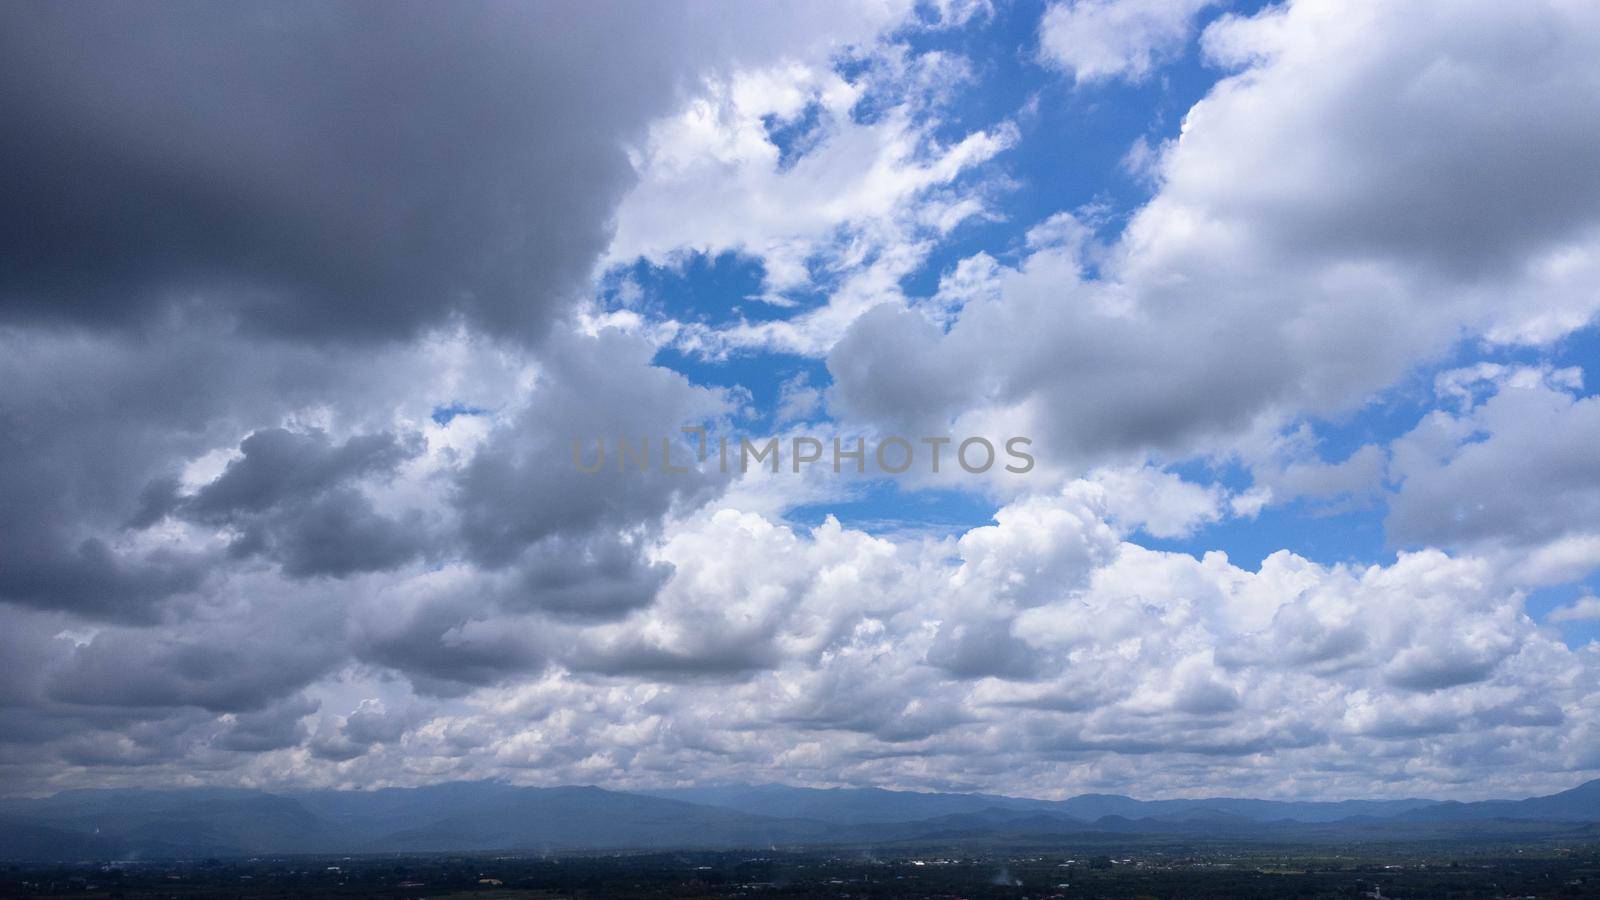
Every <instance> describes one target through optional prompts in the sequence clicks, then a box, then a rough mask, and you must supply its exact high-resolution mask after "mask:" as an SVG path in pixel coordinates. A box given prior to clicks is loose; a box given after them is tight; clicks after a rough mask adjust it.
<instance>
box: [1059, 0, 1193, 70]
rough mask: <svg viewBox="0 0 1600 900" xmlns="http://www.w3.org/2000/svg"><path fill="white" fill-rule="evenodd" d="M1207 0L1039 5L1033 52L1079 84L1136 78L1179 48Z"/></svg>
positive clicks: (1068, 0) (1082, 0) (1085, 0)
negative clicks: (1040, 15)
mask: <svg viewBox="0 0 1600 900" xmlns="http://www.w3.org/2000/svg"><path fill="white" fill-rule="evenodd" d="M1211 5H1213V0H1064V2H1061V3H1057V4H1055V5H1053V6H1051V7H1050V8H1049V9H1048V10H1045V14H1044V20H1043V21H1042V22H1041V23H1040V25H1039V52H1040V54H1041V55H1043V56H1044V58H1045V59H1046V60H1048V61H1049V62H1051V63H1053V64H1055V65H1058V66H1060V67H1062V68H1064V69H1066V70H1067V71H1069V72H1071V73H1072V76H1073V77H1074V78H1075V79H1077V81H1078V82H1079V83H1085V82H1095V81H1104V80H1107V79H1112V78H1126V79H1128V80H1130V81H1138V80H1140V79H1143V78H1145V77H1146V76H1148V75H1149V74H1150V73H1151V72H1152V71H1153V70H1154V69H1155V68H1156V67H1157V66H1159V65H1160V64H1161V63H1163V62H1166V61H1168V60H1170V59H1172V58H1174V57H1176V56H1178V55H1180V54H1181V53H1182V51H1183V46H1184V44H1185V43H1186V42H1187V41H1188V40H1189V38H1190V37H1191V35H1193V33H1194V23H1195V18H1196V17H1197V16H1198V15H1199V14H1200V12H1201V10H1203V9H1205V8H1206V7H1207V6H1211Z"/></svg>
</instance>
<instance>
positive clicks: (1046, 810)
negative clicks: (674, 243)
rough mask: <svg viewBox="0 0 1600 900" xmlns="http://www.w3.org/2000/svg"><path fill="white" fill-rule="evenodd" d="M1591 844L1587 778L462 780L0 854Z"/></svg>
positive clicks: (28, 818)
mask: <svg viewBox="0 0 1600 900" xmlns="http://www.w3.org/2000/svg"><path fill="white" fill-rule="evenodd" d="M1531 834H1551V835H1565V834H1572V835H1573V836H1574V837H1575V838H1580V839H1586V840H1595V839H1596V838H1597V837H1600V780H1595V781H1590V782H1587V783H1585V784H1582V785H1579V786H1578V787H1576V788H1573V789H1571V790H1568V791H1563V792H1561V793H1558V794H1552V795H1549V796H1543V797H1532V798H1529V799H1525V800H1488V801H1481V802H1475V803H1459V802H1454V801H1435V800H1423V799H1407V800H1345V801H1339V802H1301V801H1276V800H1253V799H1241V798H1207V799H1197V800H1135V799H1133V798H1131V797H1124V796H1120V795H1114V794H1084V795H1080V796H1076V797H1072V798H1070V799H1066V800H1039V799H1030V798H1025V797H1007V796H1000V795H994V794H955V793H922V792H913V791H891V790H883V789H877V788H838V789H816V788H800V787H789V786H785V785H775V784H774V785H740V786H725V787H700V788H678V789H666V790H653V791H638V792H621V791H610V790H603V789H601V788H598V787H556V788H532V787H516V786H512V785H507V784H502V783H499V782H489V781H480V782H458V783H451V784H441V785H434V786H430V787H421V788H386V789H382V790H373V791H335V790H309V791H282V792H277V793H269V792H265V791H257V790H242V789H209V788H188V789H176V790H123V789H115V790H73V791H63V792H61V793H58V794H55V795H53V796H50V797H44V798H33V799H6V800H0V859H8V860H35V861H38V860H77V859H88V858H102V859H109V858H117V859H127V858H172V857H182V858H192V857H209V856H219V857H221V856H241V855H262V854H294V853H380V852H382V853H391V852H408V853H427V852H490V851H508V852H515V851H528V852H533V851H544V852H548V851H565V850H599V849H669V848H684V849H687V848H716V847H721V848H735V847H738V848H757V847H760V848H766V847H776V846H782V847H821V846H828V845H836V846H860V845H874V846H892V845H901V846H907V847H912V846H960V845H964V844H973V843H986V844H999V843H1011V844H1020V843H1037V842H1050V841H1058V842H1059V841H1064V840H1068V839H1071V840H1077V841H1080V842H1094V841H1109V840H1122V841H1126V840H1129V839H1133V838H1140V839H1152V840H1154V839H1186V840H1188V839H1214V838H1237V839H1242V840H1302V841H1316V840H1327V839H1335V840H1343V839H1351V838H1359V839H1363V840H1401V839H1448V838H1466V837H1474V836H1479V837H1481V836H1486V835H1521V836H1526V835H1531Z"/></svg>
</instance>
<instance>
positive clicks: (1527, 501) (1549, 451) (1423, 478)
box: [1386, 366, 1600, 565]
mask: <svg viewBox="0 0 1600 900" xmlns="http://www.w3.org/2000/svg"><path fill="white" fill-rule="evenodd" d="M1581 379H1582V373H1581V372H1579V371H1577V370H1573V369H1565V370H1550V369H1537V368H1515V367H1512V368H1508V367H1503V366H1488V367H1474V368H1473V369H1470V370H1457V371H1451V372H1447V373H1445V374H1443V375H1441V376H1440V378H1439V384H1440V390H1441V392H1442V393H1445V394H1446V396H1456V397H1459V398H1464V399H1461V401H1460V404H1461V405H1460V406H1458V407H1457V408H1456V409H1453V410H1452V409H1448V408H1447V409H1441V410H1436V411H1434V412H1432V413H1430V414H1428V415H1427V416H1426V417H1425V418H1424V419H1423V420H1422V421H1421V422H1420V423H1419V424H1418V425H1417V427H1416V428H1414V429H1413V430H1412V431H1410V432H1409V433H1407V434H1405V435H1404V436H1402V437H1401V438H1399V439H1397V440H1396V441H1395V442H1394V446H1393V454H1394V461H1393V463H1392V465H1391V467H1390V470H1391V477H1392V478H1393V479H1394V480H1395V481H1396V482H1398V485H1399V488H1398V493H1397V494H1396V496H1395V497H1394V499H1393V500H1392V501H1391V503H1390V508H1389V514H1388V518H1387V520H1386V527H1387V529H1388V533H1389V535H1390V539H1391V540H1392V541H1393V542H1394V543H1396V544H1397V545H1400V546H1415V545H1419V544H1427V545H1432V546H1442V547H1455V548H1465V549H1477V550H1479V551H1486V550H1492V549H1501V548H1503V549H1508V550H1514V551H1526V550H1528V549H1533V548H1540V547H1550V546H1555V545H1557V544H1560V543H1562V542H1566V543H1567V544H1568V545H1569V546H1573V544H1574V542H1576V541H1581V540H1583V539H1585V538H1589V537H1592V536H1594V535H1595V533H1596V531H1597V530H1600V488H1597V487H1596V485H1597V484H1600V462H1597V461H1596V459H1595V454H1594V452H1593V448H1594V447H1595V446H1596V444H1595V442H1596V441H1600V400H1597V399H1596V398H1594V397H1586V396H1583V395H1582V393H1581ZM1595 563H1600V557H1592V558H1591V561H1590V564H1591V565H1593V564H1595Z"/></svg>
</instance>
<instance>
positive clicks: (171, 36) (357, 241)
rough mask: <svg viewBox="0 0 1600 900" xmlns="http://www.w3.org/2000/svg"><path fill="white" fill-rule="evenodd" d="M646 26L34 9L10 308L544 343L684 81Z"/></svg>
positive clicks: (511, 14) (610, 12) (19, 76)
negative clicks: (624, 144)
mask: <svg viewBox="0 0 1600 900" xmlns="http://www.w3.org/2000/svg"><path fill="white" fill-rule="evenodd" d="M645 12H646V11H645V10H638V9H633V10H630V9H628V8H627V7H625V6H623V5H616V4H600V5H596V6H593V7H588V8H585V9H584V10H583V11H582V12H580V11H579V9H578V8H577V7H571V6H565V5H558V4H534V5H526V6H524V5H510V4H484V5H477V6H473V7H470V8H461V9H450V8H447V7H441V6H438V5H434V4H427V3H405V4H402V5H399V6H377V5H370V4H363V3H348V2H347V3H334V4H301V3H291V4H289V5H287V6H276V5H274V6H268V5H263V4H252V3H225V4H210V3H174V4H167V5H163V6H161V7H159V8H154V9H137V8H133V7H123V6H113V7H106V8H102V9H89V8H86V7H75V6H61V5H56V4H47V3H40V4H31V3H25V4H20V5H15V6H10V7H8V8H7V10H6V11H5V13H4V21H3V23H0V34H3V35H4V38H3V39H0V40H3V45H0V60H4V62H3V63H0V85H3V86H4V87H0V112H3V114H4V116H5V118H6V120H7V121H8V122H10V123H12V127H9V128H7V129H6V135H5V137H4V138H0V191H3V192H4V193H5V194H6V196H7V198H8V202H7V203H6V204H5V211H4V213H3V214H0V234H3V235H4V242H5V244H6V246H7V248H8V252H7V254H6V256H5V259H6V262H5V263H4V264H3V265H0V302H3V304H4V311H5V313H6V314H7V315H9V316H10V317H11V318H12V319H13V321H16V320H48V319H54V320H70V321H75V322H79V323H85V324H91V325H95V326H104V325H116V324H122V325H128V326H135V327H137V326H138V325H140V323H141V321H142V320H143V319H145V318H146V317H148V316H151V315H158V314H171V313H176V314H179V315H183V316H216V317H222V318H225V319H235V320H237V321H239V322H240V323H241V324H243V325H245V326H247V327H249V328H254V329H262V330H267V331H272V332H278V333H285V334H295V335H305V336H338V337H346V338H359V339H370V338H382V337H398V336H404V335H406V334H409V333H411V332H413V331H414V330H416V329H418V328H423V327H427V326H431V325H438V324H441V323H442V322H444V321H445V320H446V318H447V317H448V316H450V315H452V314H460V315H463V316H465V317H467V318H468V319H469V320H471V321H473V322H475V323H478V324H481V325H484V326H485V327H489V328H492V329H494V330H496V331H499V332H502V333H511V334H526V335H535V334H538V333H539V332H541V331H542V330H543V328H544V327H545V326H546V324H547V323H548V321H549V319H550V318H551V317H552V316H553V315H554V314H555V313H556V312H557V311H558V310H559V308H560V306H561V305H562V304H563V303H565V302H568V301H570V300H571V299H573V298H574V297H575V296H576V295H577V294H578V292H579V291H580V290H581V289H582V287H583V285H584V283H585V280H586V279H587V277H588V274H589V266H590V264H591V261H592V260H593V259H594V257H595V256H596V254H598V253H599V252H600V251H601V250H602V249H603V248H604V245H605V242H606V239H607V235H608V231H607V217H608V216H609V214H610V210H611V207H612V205H613V204H614V203H615V202H616V201H617V200H618V199H619V197H620V192H621V190H622V189H624V188H625V187H626V186H627V184H628V182H629V177H630V169H629V166H628V162H627V159H626V157H625V156H624V155H623V152H622V148H621V146H620V144H619V141H618V139H619V137H623V136H625V135H627V134H628V133H629V132H630V131H631V129H633V128H636V127H638V126H639V125H640V124H642V121H643V118H644V116H645V115H646V114H647V113H648V112H649V111H651V110H654V109H655V108H656V107H657V106H658V105H659V104H660V103H661V102H662V99H663V98H664V97H665V96H670V92H671V91H672V90H673V87H674V84H675V81H676V79H677V78H678V77H679V76H680V75H682V74H684V71H685V70H684V68H683V67H682V60H681V59H679V58H677V53H678V52H679V50H680V48H679V47H678V46H676V45H675V43H674V42H673V41H672V39H671V36H670V35H662V37H663V38H664V40H662V41H659V42H657V41H643V40H640V39H639V38H640V37H641V35H640V32H639V31H638V30H637V29H636V28H629V27H627V26H628V25H629V21H628V20H629V19H630V18H631V17H633V16H634V15H636V14H642V13H645ZM603 61H609V62H603ZM579 73H581V75H580V74H579Z"/></svg>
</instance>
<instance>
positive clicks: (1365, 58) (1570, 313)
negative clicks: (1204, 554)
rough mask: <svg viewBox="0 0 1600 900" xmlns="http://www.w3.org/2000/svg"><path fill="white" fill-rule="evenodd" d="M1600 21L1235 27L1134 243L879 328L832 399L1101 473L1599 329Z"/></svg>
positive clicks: (1417, 15)
mask: <svg viewBox="0 0 1600 900" xmlns="http://www.w3.org/2000/svg"><path fill="white" fill-rule="evenodd" d="M1592 15H1593V12H1592V10H1590V9H1588V8H1587V7H1578V6H1573V5H1570V4H1562V3H1533V4H1518V5H1516V6H1515V7H1507V6H1505V5H1503V4H1497V3H1483V4H1472V5H1469V6H1468V7H1461V6H1459V5H1456V4H1451V5H1450V7H1449V9H1448V10H1445V9H1443V8H1436V7H1435V6H1433V5H1430V4H1426V3H1424V4H1405V5H1399V6H1397V5H1393V4H1379V3H1372V4H1355V5H1354V6H1352V5H1351V4H1347V3H1329V2H1317V0H1306V2H1294V3H1289V4H1284V5H1281V6H1275V7H1272V8H1269V9H1268V10H1265V11H1263V12H1261V13H1259V14H1257V15H1255V16H1252V17H1248V18H1245V17H1239V16H1228V17H1224V18H1223V19H1222V20H1219V21H1218V22H1217V23H1214V24H1213V25H1212V26H1210V27H1209V28H1208V29H1207V31H1206V38H1205V45H1206V47H1207V48H1208V52H1209V53H1210V54H1211V56H1212V57H1213V58H1214V59H1216V60H1219V61H1221V62H1223V63H1225V64H1227V65H1230V66H1236V67H1238V69H1239V71H1238V72H1237V74H1234V75H1231V76H1229V77H1227V78H1224V79H1223V80H1222V81H1220V82H1219V83H1218V84H1217V85H1216V86H1215V87H1213V88H1212V90H1211V91H1210V93H1209V94H1208V95H1207V96H1206V97H1205V98H1204V99H1202V100H1201V101H1200V102H1199V103H1197V104H1196V105H1195V106H1194V107H1193V108H1192V109H1191V110H1190V111H1189V113H1188V115H1187V116H1186V118H1185V121H1184V127H1183V130H1182V133H1181V134H1180V135H1179V137H1178V138H1177V139H1176V140H1174V141H1173V142H1171V143H1170V145H1168V146H1167V147H1166V148H1165V150H1164V151H1163V153H1162V156H1161V159H1160V162H1159V164H1158V165H1157V166H1156V168H1155V171H1156V172H1157V175H1158V185H1157V190H1156V193H1155V196H1154V197H1153V198H1152V199H1151V200H1150V201H1149V203H1147V204H1146V205H1145V206H1144V207H1142V208H1141V209H1139V210H1138V211H1137V212H1136V213H1135V214H1134V215H1133V217H1132V218H1131V220H1130V221H1129V223H1128V225H1127V227H1126V228H1125V230H1124V231H1123V232H1122V234H1121V235H1120V236H1119V237H1118V238H1117V240H1116V241H1115V242H1114V243H1113V244H1112V245H1111V246H1110V247H1108V248H1104V249H1103V250H1099V249H1094V248H1089V247H1085V246H1084V245H1083V244H1082V242H1081V240H1078V239H1074V238H1071V237H1070V236H1062V235H1057V238H1058V239H1057V240H1055V241H1053V242H1052V241H1047V240H1041V241H1039V242H1036V244H1035V246H1034V247H1033V248H1032V249H1031V252H1030V253H1027V254H1025V255H1024V256H1023V257H1022V258H1021V259H1020V260H1019V261H1018V262H1016V263H1015V264H1014V265H1005V266H1002V267H1001V269H1000V272H999V274H998V276H997V277H996V278H995V282H996V287H995V289H994V291H993V293H992V294H991V295H990V296H986V297H981V298H979V299H975V300H973V301H970V302H968V303H967V304H966V305H965V306H964V307H963V308H962V310H961V312H960V313H959V315H958V316H957V317H956V319H955V321H954V323H953V324H952V325H950V327H949V329H948V331H947V332H943V333H941V332H940V331H939V330H937V329H935V330H932V331H929V330H928V329H927V328H926V327H924V326H921V325H919V324H918V323H917V321H916V319H917V318H918V316H917V314H916V313H915V312H911V311H904V310H893V309H890V310H882V311H874V312H873V313H872V314H868V315H864V316H862V317H860V318H858V319H857V320H855V322H854V323H853V324H852V326H851V328H850V330H849V331H847V332H846V333H845V335H844V336H843V338H842V339H841V340H840V341H839V342H838V343H837V344H836V345H835V346H834V347H833V348H832V350H831V352H830V354H829V357H828V365H829V371H830V372H831V373H832V375H833V377H834V379H835V388H834V393H835V396H834V397H833V398H832V399H833V400H834V401H835V406H836V407H837V409H839V410H840V411H841V412H842V413H844V414H846V415H849V416H852V417H856V418H859V419H866V420H872V421H878V420H891V421H892V420H910V421H918V420H923V419H927V418H939V417H944V418H954V417H956V416H959V415H961V414H963V413H964V412H966V411H970V410H972V409H975V408H1005V409H1014V410H1025V411H1027V413H1028V414H1029V415H1031V416H1032V417H1033V419H1034V422H1033V434H1034V436H1035V437H1036V439H1037V441H1038V442H1039V445H1040V450H1041V451H1042V452H1043V453H1044V454H1045V455H1047V456H1050V457H1053V458H1054V461H1057V462H1061V461H1065V462H1066V463H1067V464H1069V465H1070V466H1071V467H1075V468H1077V470H1078V471H1085V470H1086V469H1087V468H1089V467H1092V466H1093V465H1096V464H1099V463H1103V462H1108V461H1120V460H1122V459H1125V458H1126V457H1127V456H1128V455H1134V456H1135V457H1137V456H1138V455H1139V454H1140V453H1158V454H1162V455H1163V456H1165V457H1166V458H1172V457H1181V456H1186V455H1190V454H1193V453H1196V452H1205V451H1214V450H1218V449H1221V448H1231V449H1237V448H1238V447H1239V445H1240V444H1241V442H1242V441H1244V440H1245V439H1246V438H1247V437H1248V436H1249V435H1250V434H1251V433H1253V432H1254V431H1257V430H1259V429H1260V428H1261V427H1263V423H1264V422H1265V423H1277V424H1283V423H1286V422H1289V421H1292V420H1293V419H1294V418H1295V417H1297V416H1305V415H1310V416H1326V415H1331V414H1335V413H1341V412H1348V411H1350V410H1353V409H1356V408H1358V407H1359V406H1360V404H1362V403H1363V402H1365V401H1366V400H1367V398H1369V397H1370V396H1371V395H1372V394H1373V393H1374V392H1376V391H1378V390H1381V389H1383V388H1385V387H1387V386H1389V385H1392V384H1394V383H1395V382H1396V381H1397V380H1398V379H1399V378H1400V377H1401V376H1403V375H1405V374H1406V373H1407V372H1409V371H1410V370H1411V369H1412V367H1414V366H1416V365H1417V364H1419V363H1421V362H1426V361H1429V360H1432V359H1436V358H1439V357H1440V356H1441V355H1442V354H1443V353H1444V352H1445V351H1446V350H1447V349H1448V348H1449V347H1451V346H1453V345H1454V344H1455V342H1456V341H1458V340H1459V339H1460V338H1461V337H1462V336H1463V334H1478V335H1483V336H1487V337H1489V338H1490V339H1492V340H1498V341H1548V340H1550V339H1553V338H1554V337H1557V336H1559V335H1561V334H1563V333H1566V332H1567V331H1570V330H1571V329H1573V328H1576V327H1579V326H1581V325H1582V324H1583V323H1585V322H1587V321H1589V320H1591V319H1592V317H1593V315H1594V313H1595V311H1596V308H1597V307H1596V305H1595V301H1594V296H1593V292H1592V291H1588V290H1586V289H1584V287H1583V285H1584V283H1585V282H1584V279H1585V278H1586V277H1587V275H1585V274H1584V273H1587V272H1588V271H1589V268H1588V266H1589V261H1590V260H1591V259H1592V258H1593V256H1594V252H1593V251H1594V237H1595V235H1596V234H1597V233H1600V232H1597V230H1596V229H1597V228H1600V216H1597V215H1596V213H1595V211H1596V210H1597V209H1600V182H1596V180H1595V178H1594V167H1593V166H1591V165H1588V164H1587V162H1585V161H1584V160H1585V154H1586V153H1587V152H1588V151H1587V148H1588V147H1589V146H1590V145H1592V143H1593V139H1592V138H1591V137H1589V134H1590V132H1591V131H1592V129H1593V128H1594V123H1595V120H1594V117H1593V116H1591V115H1589V114H1588V112H1587V110H1588V109H1590V108H1592V107H1593V105H1594V103H1595V100H1596V98H1595V95H1594V92H1595V84H1596V83H1597V82H1596V80H1595V79H1594V78H1593V77H1591V74H1592V71H1593V60H1594V59H1595V58H1597V54H1596V53H1595V51H1596V49H1597V48H1596V47H1595V46H1593V43H1594V35H1595V34H1597V33H1600V30H1597V29H1596V28H1595V27H1593V26H1594V23H1593V22H1592V21H1590V19H1591V18H1592ZM1489 46H1492V47H1494V48H1496V49H1495V51H1494V52H1493V53H1485V52H1481V51H1482V48H1484V47H1489ZM1508 122H1509V123H1511V124H1510V125H1509V126H1508V125H1507V123H1508ZM1422 123H1426V124H1425V127H1424V125H1423V124H1422ZM1530 160H1540V161H1541V163H1540V164H1539V165H1532V164H1530V163H1529V161H1530ZM1464 186H1472V187H1470V188H1467V187H1464ZM1553 193H1559V194H1560V195H1561V196H1560V197H1555V196H1552V194H1553ZM1486 210H1492V213H1490V212H1485V211H1486ZM1057 230H1059V229H1057ZM1091 250H1093V259H1092V261H1093V263H1094V265H1093V266H1092V267H1091V266H1089V265H1088V263H1089V262H1090V259H1089V256H1090V251H1091ZM896 373H900V375H901V377H896ZM1362 462H1363V464H1365V463H1366V462H1369V460H1366V459H1365V458H1363V459H1362ZM1369 468H1370V467H1369ZM1306 474H1307V475H1309V474H1310V473H1306ZM1350 474H1352V475H1353V474H1355V473H1350ZM1306 487H1307V488H1314V487H1319V486H1316V485H1310V484H1308V485H1306Z"/></svg>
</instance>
